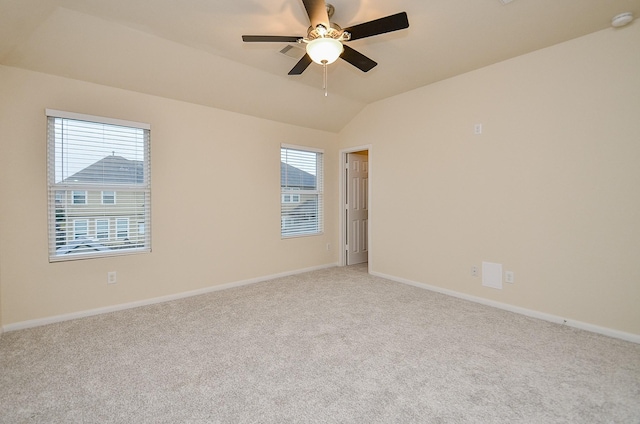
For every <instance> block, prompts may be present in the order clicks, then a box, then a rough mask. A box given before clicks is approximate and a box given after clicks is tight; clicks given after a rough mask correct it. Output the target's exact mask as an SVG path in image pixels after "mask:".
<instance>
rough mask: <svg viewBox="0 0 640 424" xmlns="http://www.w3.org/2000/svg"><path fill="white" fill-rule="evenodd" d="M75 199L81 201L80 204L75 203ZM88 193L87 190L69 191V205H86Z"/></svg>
mask: <svg viewBox="0 0 640 424" xmlns="http://www.w3.org/2000/svg"><path fill="white" fill-rule="evenodd" d="M76 199H82V200H83V201H82V202H76ZM88 200H89V193H88V192H87V190H71V203H72V204H74V205H86V204H88Z"/></svg>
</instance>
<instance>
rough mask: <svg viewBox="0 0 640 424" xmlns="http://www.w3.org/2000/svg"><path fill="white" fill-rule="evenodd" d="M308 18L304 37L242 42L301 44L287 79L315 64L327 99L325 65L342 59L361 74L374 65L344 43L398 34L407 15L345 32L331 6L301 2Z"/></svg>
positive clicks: (314, 0)
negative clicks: (303, 49) (335, 20)
mask: <svg viewBox="0 0 640 424" xmlns="http://www.w3.org/2000/svg"><path fill="white" fill-rule="evenodd" d="M302 3H303V4H304V8H305V9H306V11H307V15H308V16H309V22H310V23H311V26H310V27H309V29H308V30H307V36H306V37H300V36H281V35H243V36H242V41H244V42H247V43H256V42H258V43H261V42H281V43H282V42H284V43H304V44H306V53H305V55H304V56H303V57H302V59H300V61H299V62H298V63H297V64H296V65H295V66H294V67H293V68H292V69H291V70H290V71H289V75H300V74H302V73H303V72H304V70H305V69H307V67H308V66H309V65H310V64H311V62H315V63H318V64H320V65H322V66H323V67H324V87H323V88H324V89H325V96H326V95H327V65H329V64H331V63H333V62H335V61H336V60H337V59H338V58H341V59H343V60H345V61H347V62H349V63H350V64H352V65H353V66H355V67H356V68H358V69H360V70H361V71H363V72H368V71H370V70H371V69H373V68H374V67H375V66H376V65H377V63H376V62H375V61H373V60H371V59H369V58H368V57H367V56H365V55H363V54H362V53H360V52H358V51H356V50H354V49H352V48H351V47H349V46H347V45H346V44H344V43H345V42H346V41H353V40H358V39H360V38H365V37H372V36H374V35H379V34H384V33H387V32H392V31H398V30H400V29H405V28H408V27H409V20H408V18H407V13H406V12H400V13H396V14H395V15H390V16H386V17H384V18H379V19H375V20H373V21H369V22H365V23H362V24H358V25H353V26H350V27H348V28H344V29H342V28H340V26H338V25H337V24H335V23H333V22H331V17H332V16H333V13H334V11H335V9H334V7H333V6H332V5H331V4H328V3H325V1H324V0H302Z"/></svg>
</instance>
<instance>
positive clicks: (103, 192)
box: [100, 190, 116, 205]
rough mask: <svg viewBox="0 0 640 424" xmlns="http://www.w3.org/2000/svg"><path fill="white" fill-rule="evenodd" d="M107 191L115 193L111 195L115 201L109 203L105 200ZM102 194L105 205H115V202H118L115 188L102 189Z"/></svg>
mask: <svg viewBox="0 0 640 424" xmlns="http://www.w3.org/2000/svg"><path fill="white" fill-rule="evenodd" d="M105 193H113V194H112V195H111V197H112V198H113V202H108V203H107V202H105V201H104V199H105V195H104V194H105ZM100 196H101V198H102V204H103V205H115V204H116V191H115V190H102V191H101V192H100Z"/></svg>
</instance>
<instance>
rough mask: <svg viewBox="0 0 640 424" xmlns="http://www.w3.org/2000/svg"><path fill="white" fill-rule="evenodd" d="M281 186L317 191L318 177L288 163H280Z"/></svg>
mask: <svg viewBox="0 0 640 424" xmlns="http://www.w3.org/2000/svg"><path fill="white" fill-rule="evenodd" d="M280 186H281V187H300V188H301V189H307V190H315V189H316V176H315V175H311V174H309V173H308V172H306V171H303V170H302V169H299V168H296V167H295V166H291V165H289V164H288V163H284V162H280Z"/></svg>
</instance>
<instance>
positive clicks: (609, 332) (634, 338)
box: [369, 271, 640, 344]
mask: <svg viewBox="0 0 640 424" xmlns="http://www.w3.org/2000/svg"><path fill="white" fill-rule="evenodd" d="M369 273H370V274H371V275H375V276H376V277H381V278H384V279H387V280H391V281H396V282H398V283H403V284H408V285H410V286H414V287H419V288H421V289H425V290H430V291H434V292H437V293H442V294H446V295H448V296H453V297H457V298H459V299H464V300H468V301H471V302H475V303H480V304H482V305H487V306H492V307H494V308H498V309H503V310H505V311H509V312H515V313H517V314H521V315H526V316H528V317H532V318H538V319H541V320H544V321H550V322H554V323H557V324H563V325H568V326H569V327H574V328H578V329H580V330H586V331H590V332H592V333H598V334H602V335H605V336H609V337H614V338H616V339H621V340H626V341H628V342H632V343H638V344H640V335H638V334H633V333H626V332H624V331H618V330H613V329H611V328H606V327H600V326H597V325H593V324H588V323H586V322H581V321H574V320H571V319H568V318H563V317H559V316H557V315H551V314H547V313H544V312H539V311H534V310H532V309H526V308H521V307H519V306H514V305H509V304H508V303H502V302H496V301H494V300H489V299H484V298H482V297H477V296H472V295H469V294H465V293H460V292H457V291H453V290H448V289H443V288H441V287H436V286H432V285H429V284H424V283H419V282H416V281H412V280H407V279H405V278H401V277H395V276H393V275H387V274H383V273H380V272H375V271H370V272H369Z"/></svg>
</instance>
